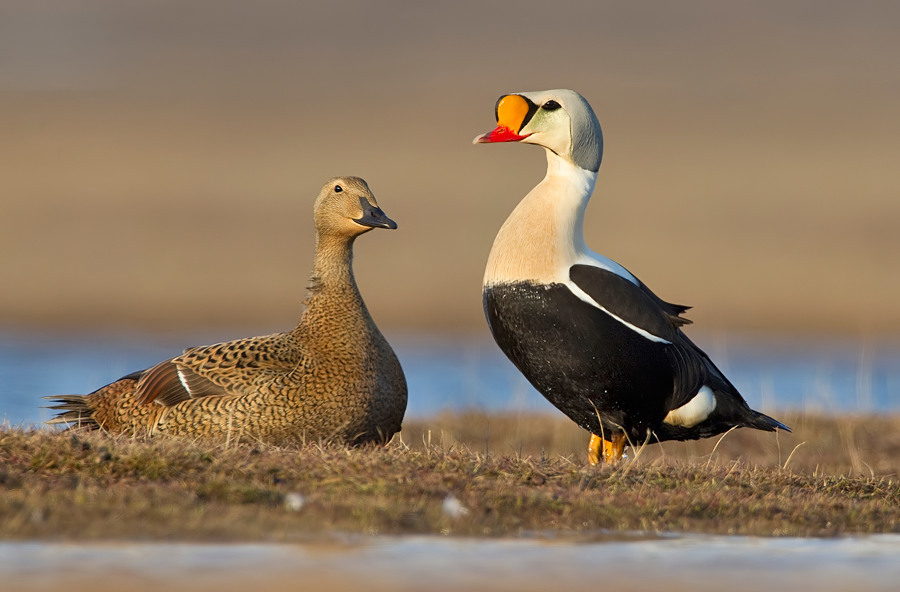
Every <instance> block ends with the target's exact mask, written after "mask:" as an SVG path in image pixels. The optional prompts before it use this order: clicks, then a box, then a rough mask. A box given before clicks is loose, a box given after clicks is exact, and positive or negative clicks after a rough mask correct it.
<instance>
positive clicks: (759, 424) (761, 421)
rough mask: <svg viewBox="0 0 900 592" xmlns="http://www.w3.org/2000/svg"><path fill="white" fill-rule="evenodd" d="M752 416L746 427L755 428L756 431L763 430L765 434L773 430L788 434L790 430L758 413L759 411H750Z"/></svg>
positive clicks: (775, 420)
mask: <svg viewBox="0 0 900 592" xmlns="http://www.w3.org/2000/svg"><path fill="white" fill-rule="evenodd" d="M750 412H751V413H752V414H753V419H752V420H751V421H750V422H748V423H749V425H748V427H752V428H756V429H758V430H765V431H767V432H774V431H775V430H784V431H785V432H790V431H791V428H789V427H788V426H786V425H784V424H783V423H781V422H780V421H778V420H777V419H774V418H772V417H769V416H768V415H766V414H765V413H760V412H759V411H754V410H753V409H751V410H750Z"/></svg>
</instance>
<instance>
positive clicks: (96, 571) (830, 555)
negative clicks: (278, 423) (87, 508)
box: [0, 535, 900, 592]
mask: <svg viewBox="0 0 900 592" xmlns="http://www.w3.org/2000/svg"><path fill="white" fill-rule="evenodd" d="M898 556H900V537H898V536H896V535H881V536H871V537H861V538H845V539H793V538H769V539H765V538H753V537H721V536H702V535H677V536H665V537H643V538H635V539H634V540H627V539H623V538H621V537H619V538H618V539H616V540H610V539H607V540H605V541H601V542H597V541H591V542H581V543H579V542H574V541H571V540H569V541H555V542H554V541H541V540H522V539H519V540H509V539H501V540H490V539H488V540H472V539H457V538H448V537H443V538H439V537H402V538H393V537H351V538H349V539H348V540H346V541H340V540H338V541H333V542H331V543H325V544H323V543H313V544H305V545H272V544H238V545H210V544H204V545H190V544H148V543H131V544H129V543H116V544H110V543H106V544H96V543H94V544H77V545H76V544H65V543H0V589H3V590H6V589H9V590H19V591H23V592H28V591H31V590H53V589H73V588H74V589H77V590H87V589H89V590H92V591H93V592H105V591H107V590H123V589H127V590H131V591H133V592H143V591H144V590H160V589H175V590H180V589H188V588H190V589H191V590H216V591H217V592H228V591H231V590H246V589H248V588H261V589H265V590H278V591H280V590H333V591H335V592H341V591H343V590H360V589H363V590H371V591H375V592H380V591H382V590H384V591H391V592H398V591H404V590H431V591H432V592H444V591H451V590H454V591H455V590H494V591H500V592H505V591H510V592H513V591H515V592H528V591H529V590H591V589H596V588H598V587H599V588H600V589H603V590H671V591H673V592H680V591H686V590H691V591H692V592H706V591H709V592H714V591H715V592H718V591H720V590H723V589H725V590H729V591H730V592H743V591H753V592H758V591H760V590H816V591H817V592H832V591H834V592H837V591H841V592H843V591H847V590H854V591H856V592H863V591H866V592H868V591H876V590H878V591H880V590H884V591H887V590H896V589H897V582H898V581H900V561H897V558H898ZM5 586H8V588H7V587H5Z"/></svg>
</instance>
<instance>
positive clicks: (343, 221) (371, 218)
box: [314, 177, 397, 237]
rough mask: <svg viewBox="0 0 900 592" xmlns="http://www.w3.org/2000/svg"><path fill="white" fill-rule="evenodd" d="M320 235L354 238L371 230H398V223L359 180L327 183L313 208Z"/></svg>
mask: <svg viewBox="0 0 900 592" xmlns="http://www.w3.org/2000/svg"><path fill="white" fill-rule="evenodd" d="M314 210H315V219H316V230H317V232H318V233H319V234H320V235H326V234H336V235H343V236H347V237H355V236H358V235H360V234H362V233H364V232H368V231H370V230H372V229H373V228H388V229H391V230H393V229H395V228H397V223H396V222H394V221H393V220H391V219H390V218H388V217H387V215H386V214H385V213H384V211H382V209H381V208H380V207H378V202H377V201H376V200H375V195H373V194H372V191H371V190H370V189H369V185H368V184H367V183H366V182H365V181H364V180H363V179H360V178H359V177H334V178H333V179H329V180H328V181H327V182H326V183H325V185H324V186H323V187H322V190H321V191H320V192H319V196H318V197H317V198H316V203H315V206H314Z"/></svg>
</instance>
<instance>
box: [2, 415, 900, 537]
mask: <svg viewBox="0 0 900 592" xmlns="http://www.w3.org/2000/svg"><path fill="white" fill-rule="evenodd" d="M783 419H785V420H786V421H788V422H789V423H791V424H792V426H793V427H794V433H793V434H779V435H775V434H762V433H757V432H752V431H750V430H736V431H734V432H731V433H729V434H727V435H725V436H724V437H722V438H720V439H711V440H707V441H702V442H692V443H673V442H670V443H663V444H661V445H660V444H648V445H647V446H646V447H644V448H643V449H639V446H638V445H637V443H636V444H635V446H636V448H632V449H629V451H628V453H629V458H628V459H626V460H625V461H624V462H621V463H619V464H618V465H616V466H600V467H592V466H589V465H588V464H587V463H586V454H585V448H586V444H587V438H586V435H585V433H584V432H582V431H581V430H578V429H577V428H575V427H574V426H572V425H571V424H570V423H569V422H567V421H566V420H565V419H563V418H557V417H552V416H551V417H544V416H525V417H513V416H493V415H483V414H456V415H446V416H441V417H438V418H434V419H432V420H429V421H407V425H406V427H405V429H404V432H403V433H402V434H401V437H396V438H395V439H394V440H393V441H392V442H391V443H390V444H389V445H388V446H386V447H383V448H347V447H345V446H340V445H334V444H320V443H315V444H305V445H298V446H296V447H288V448H275V447H270V446H265V445H260V444H253V443H244V444H237V445H230V446H228V447H226V446H223V445H217V444H210V443H204V442H192V441H185V440H176V439H168V438H166V439H153V440H148V439H133V438H123V437H117V436H111V435H108V434H104V433H98V432H72V431H69V432H55V431H50V430H40V431H27V430H21V429H14V428H6V429H3V430H2V431H0V538H5V539H20V540H21V539H36V538H37V539H53V540H182V541H297V540H308V539H315V538H317V537H321V536H326V535H330V534H331V533H335V532H339V533H363V534H447V535H465V536H552V537H587V538H591V537H596V536H608V535H609V534H610V533H611V532H612V533H615V532H619V531H622V532H625V531H647V532H660V531H665V532H670V531H675V532H701V533H720V534H732V533H733V534H744V535H764V536H781V535H789V536H835V535H846V534H856V533H886V532H900V522H898V519H900V480H898V478H897V471H898V465H900V454H898V453H900V429H898V428H900V418H898V417H888V418H884V417H850V418H835V417H815V416H794V417H790V416H788V417H784V418H783Z"/></svg>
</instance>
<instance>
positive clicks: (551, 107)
mask: <svg viewBox="0 0 900 592" xmlns="http://www.w3.org/2000/svg"><path fill="white" fill-rule="evenodd" d="M541 108H542V109H545V110H546V111H556V110H557V109H559V103H557V102H556V101H547V102H546V103H544V104H543V105H541Z"/></svg>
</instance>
